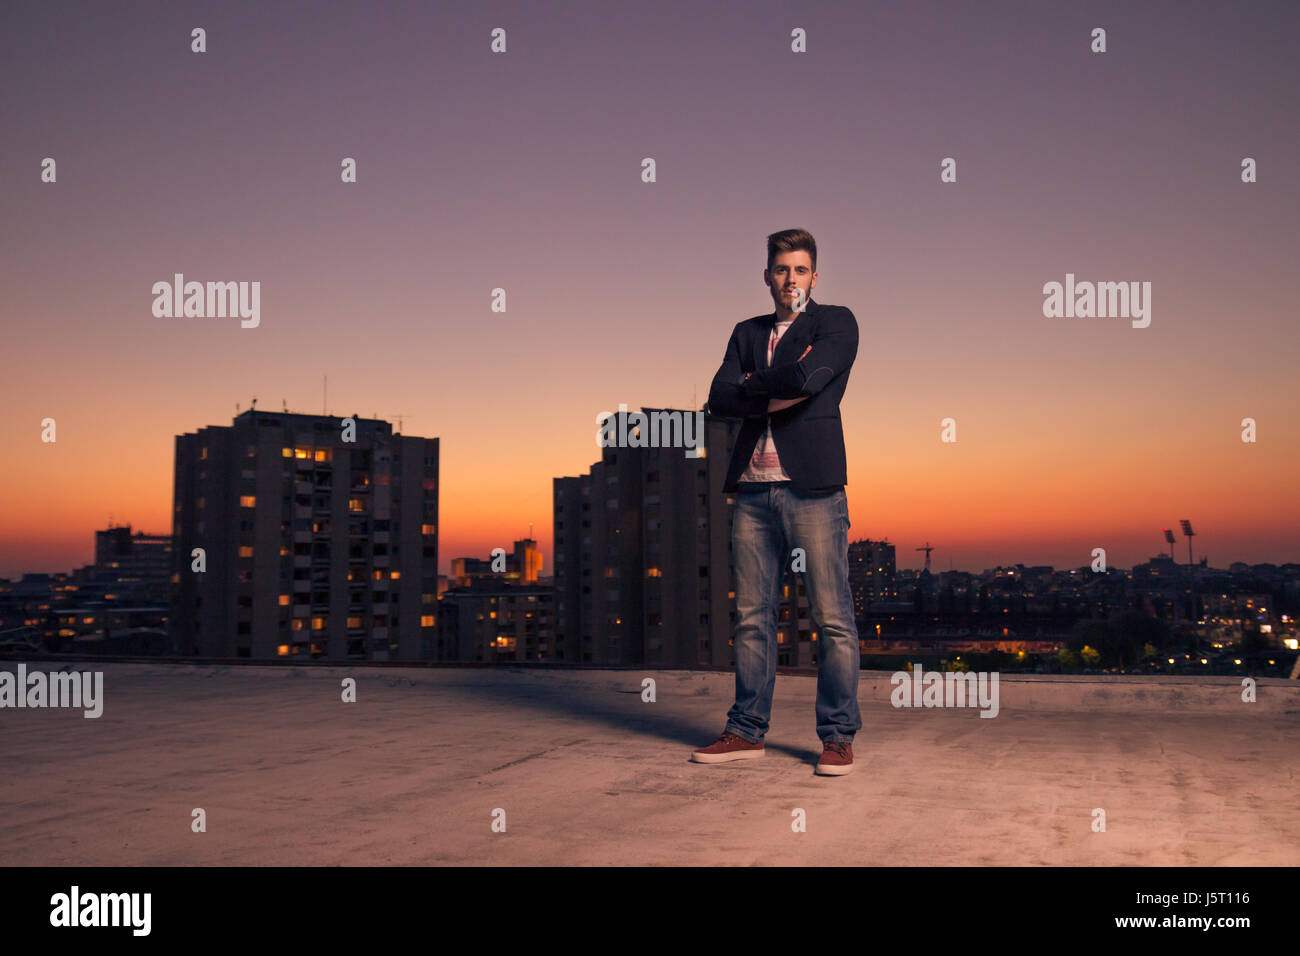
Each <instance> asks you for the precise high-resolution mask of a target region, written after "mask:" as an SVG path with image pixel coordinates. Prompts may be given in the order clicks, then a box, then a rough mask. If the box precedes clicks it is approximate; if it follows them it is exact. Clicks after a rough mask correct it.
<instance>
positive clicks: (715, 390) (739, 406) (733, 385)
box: [704, 323, 767, 418]
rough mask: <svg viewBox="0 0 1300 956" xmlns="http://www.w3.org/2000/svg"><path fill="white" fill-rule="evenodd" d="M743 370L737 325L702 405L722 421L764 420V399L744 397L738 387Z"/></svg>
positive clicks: (765, 401)
mask: <svg viewBox="0 0 1300 956" xmlns="http://www.w3.org/2000/svg"><path fill="white" fill-rule="evenodd" d="M744 377H745V370H744V369H743V368H742V367H741V364H740V323H738V324H737V325H736V327H735V328H734V329H732V331H731V339H730V341H728V342H727V355H726V357H725V358H724V359H723V360H722V367H721V368H719V369H718V371H717V374H715V375H714V376H713V384H712V385H711V386H710V387H709V400H708V403H707V404H706V405H705V406H704V407H705V410H706V411H707V412H709V414H711V415H721V416H723V417H724V418H763V417H764V416H766V415H767V399H766V398H762V397H758V396H747V395H746V394H745V393H744V391H743V390H742V388H741V385H740V382H741V379H743V378H744Z"/></svg>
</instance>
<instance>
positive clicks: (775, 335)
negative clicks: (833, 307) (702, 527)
mask: <svg viewBox="0 0 1300 956" xmlns="http://www.w3.org/2000/svg"><path fill="white" fill-rule="evenodd" d="M792 322H794V319H790V320H789V321H787V322H777V323H775V324H774V325H773V326H772V334H771V335H770V336H768V339H767V364H768V367H769V368H770V367H771V366H772V354H773V353H774V352H775V351H776V343H777V342H780V341H781V336H783V335H785V330H786V329H788V328H789V327H790V325H791V323H792ZM738 480H739V481H789V480H790V476H789V475H787V474H786V473H785V469H784V468H782V467H781V459H780V458H779V457H777V454H776V442H774V441H772V426H771V424H770V423H769V424H768V426H767V429H766V430H765V431H764V432H763V436H762V437H761V438H760V439H759V440H758V444H757V445H755V446H754V454H753V455H752V456H750V459H749V467H748V468H746V469H745V472H744V474H742V475H741V476H740V478H739V479H738Z"/></svg>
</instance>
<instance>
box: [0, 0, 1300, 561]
mask: <svg viewBox="0 0 1300 956" xmlns="http://www.w3.org/2000/svg"><path fill="white" fill-rule="evenodd" d="M196 26H201V27H203V28H204V29H205V30H206V32H207V52H206V53H201V54H199V53H192V52H191V51H190V31H191V29H193V28H194V27H196ZM1098 26H1100V27H1104V28H1105V29H1106V31H1107V46H1108V50H1107V52H1106V53H1103V54H1097V53H1092V52H1091V51H1090V49H1089V43H1090V39H1089V36H1090V32H1091V30H1092V29H1093V28H1094V27H1098ZM497 27H501V28H503V29H505V30H506V33H507V41H508V45H507V52H506V53H504V54H494V53H492V52H491V51H490V42H491V31H492V30H493V29H495V28H497ZM796 28H802V29H803V30H806V31H807V49H808V52H807V53H792V52H791V51H790V43H791V31H792V30H794V29H796ZM1297 28H1300V6H1297V5H1295V4H1291V3H1273V2H1254V3H1249V2H1248V3H1244V4H1240V5H1228V4H1224V5H1222V6H1215V5H1199V4H1187V3H1164V2H1161V3H1144V4H1140V5H1131V4H1124V3H1100V4H1089V5H1086V6H1079V7H1075V6H1070V5H1044V4H1040V3H1032V2H1024V3H988V4H979V5H967V4H957V3H931V2H914V3H904V4H892V5H881V6H878V7H876V6H872V7H868V6H866V5H858V4H833V3H830V4H827V3H822V4H817V3H814V4H812V5H810V6H807V7H801V8H790V7H788V6H787V5H783V4H778V3H772V2H758V3H753V4H744V5H743V6H742V5H739V4H737V5H731V6H724V7H712V6H710V7H704V8H700V7H696V6H690V5H687V4H683V3H668V4H657V5H653V6H650V7H644V6H641V5H635V4H614V5H597V4H587V3H582V4H564V3H561V4H558V5H548V6H546V7H544V8H540V7H534V6H531V5H518V6H514V5H497V6H493V7H492V8H491V9H489V10H486V11H484V10H482V9H475V8H473V7H446V8H442V7H432V6H425V5H420V4H395V5H385V6H384V7H382V8H365V7H357V6H355V5H351V4H343V3H322V4H319V5H313V6H311V7H310V8H304V9H302V10H298V9H294V8H292V7H286V6H283V5H258V6H249V7H242V6H241V7H233V6H232V7H225V6H213V7H211V8H205V7H203V6H197V7H190V6H186V7H178V6H175V5H171V4H166V3H139V4H131V5H129V6H127V7H124V8H122V9H114V10H113V11H112V12H111V14H110V13H109V11H108V10H107V9H106V8H103V7H102V6H99V5H96V4H73V3H55V4H43V3H35V2H14V3H7V4H5V5H4V9H3V10H2V11H0V78H3V81H4V82H3V86H2V88H0V103H2V105H3V108H2V109H0V117H2V118H0V129H3V131H4V136H3V138H0V220H3V222H4V223H5V228H4V229H2V230H0V284H2V287H3V289H4V291H5V295H4V297H3V299H0V322H2V323H3V328H4V347H3V349H0V381H4V382H5V383H6V390H5V398H6V409H7V413H6V415H5V416H4V417H3V419H2V420H0V447H3V448H4V450H5V461H4V468H3V469H0V500H3V501H4V503H5V506H4V510H3V515H2V516H0V577H10V578H16V577H18V576H20V575H21V574H23V573H29V572H58V571H69V570H72V569H73V568H76V567H79V566H81V565H84V564H88V563H90V561H91V560H92V558H93V541H94V532H95V531H96V530H99V529H102V528H104V527H107V524H108V518H109V516H110V515H112V517H113V519H114V521H115V522H116V523H119V524H127V523H130V524H131V525H132V526H133V528H134V529H136V530H142V531H145V532H147V533H150V534H160V533H161V534H166V533H170V531H171V528H172V525H171V506H172V469H173V465H174V461H173V443H174V438H175V436H176V435H178V434H183V433H186V432H194V431H197V430H198V429H200V428H203V427H207V426H214V425H215V426H220V425H229V424H230V421H231V419H232V418H233V417H234V415H235V414H236V413H237V410H236V404H238V406H239V409H240V410H242V409H247V408H248V407H249V404H250V400H251V399H252V398H253V397H254V396H256V397H257V399H258V407H259V408H262V409H267V410H272V411H274V410H279V409H280V408H281V406H282V401H283V402H287V404H288V407H289V409H290V411H297V412H304V413H317V412H319V411H320V410H321V407H322V406H321V403H322V377H323V376H328V378H329V398H328V403H327V406H326V407H327V410H328V411H329V412H331V413H333V414H338V415H346V414H351V413H353V412H355V413H358V414H361V415H364V416H367V417H369V416H371V415H372V414H377V415H378V417H381V418H384V419H387V420H390V421H392V422H394V424H396V422H397V420H398V418H399V417H400V418H402V420H403V431H404V432H405V433H406V434H409V435H423V436H430V437H437V438H439V439H441V443H440V444H441V450H440V457H441V466H442V467H441V474H440V486H441V487H440V494H439V498H440V506H441V514H440V517H439V564H440V571H441V572H442V573H446V571H447V570H448V568H449V565H450V561H451V560H452V559H453V558H456V557H460V556H485V555H486V554H487V553H488V552H490V550H491V549H492V548H494V547H497V546H502V547H508V546H509V543H510V542H511V541H513V540H515V539H516V538H519V537H523V536H524V535H526V534H527V532H528V526H529V523H530V522H531V523H532V524H533V526H534V537H535V538H536V539H537V540H538V542H539V546H540V548H541V550H542V551H543V553H544V555H545V566H544V568H543V571H542V573H543V574H544V575H547V576H549V575H551V574H552V573H553V571H554V566H553V554H554V549H553V533H552V528H551V521H552V515H551V501H552V479H553V478H555V477H561V476H566V475H579V474H583V473H585V472H586V471H587V470H588V468H589V467H590V466H591V464H592V463H593V462H594V461H596V460H597V459H598V458H599V449H598V448H597V447H596V445H595V442H594V435H595V431H596V426H595V416H596V414H597V413H598V412H600V411H602V410H608V409H614V408H617V407H618V406H619V404H620V403H623V404H626V405H627V406H628V407H629V408H631V409H636V408H639V407H642V406H649V407H669V408H683V409H688V408H698V407H699V406H701V405H702V404H703V403H704V401H705V400H706V399H707V397H708V390H709V383H710V380H711V378H712V376H713V374H714V372H715V371H716V370H717V368H718V365H719V364H720V363H721V361H722V357H723V352H724V350H725V347H726V343H727V338H728V336H729V335H730V332H731V329H732V328H733V326H734V325H735V323H736V322H738V321H741V320H743V319H745V318H748V317H750V316H753V315H758V314H763V313H767V312H770V311H771V310H772V302H771V299H770V297H769V296H768V294H767V290H766V288H765V287H764V286H763V285H762V278H761V274H762V269H763V266H764V238H765V237H766V235H767V234H768V233H771V232H774V231H777V230H780V229H785V228H790V227H803V228H807V229H809V230H810V231H811V232H812V233H813V235H814V236H815V237H816V239H817V242H818V246H819V257H818V271H819V276H818V284H817V288H816V290H815V291H814V293H813V297H814V298H815V299H816V300H817V301H819V302H825V303H830V304H838V305H846V306H849V307H850V308H851V309H852V310H853V311H854V313H855V315H856V316H857V319H858V323H859V332H860V346H859V352H858V357H857V361H856V363H855V365H854V368H853V372H852V374H851V377H850V380H849V384H848V388H847V391H846V394H845V398H844V401H843V404H842V406H841V413H842V418H843V421H844V431H845V441H846V447H847V454H848V476H849V482H848V485H847V488H846V490H847V496H848V504H849V515H850V520H851V522H852V527H851V528H850V532H849V533H850V539H851V540H857V539H860V538H873V539H877V540H879V539H882V538H887V539H888V540H889V541H890V543H892V544H894V545H895V546H896V548H897V556H898V562H899V566H900V567H903V568H907V567H917V568H919V567H921V566H922V565H923V564H924V555H923V554H922V553H919V552H916V551H914V550H912V549H914V548H915V547H917V546H920V545H923V544H924V543H925V542H926V541H927V540H928V541H929V542H930V543H931V544H933V545H935V546H936V550H935V551H934V554H933V560H932V568H933V569H934V570H936V571H937V570H946V569H947V568H948V567H949V564H950V562H951V564H952V565H953V566H954V567H956V568H959V569H962V570H968V571H979V570H982V569H984V568H987V567H992V566H995V565H1012V564H1016V563H1018V562H1019V563H1024V564H1027V565H1029V564H1050V565H1053V566H1054V567H1058V568H1066V567H1076V566H1080V565H1085V564H1087V563H1088V562H1089V561H1090V560H1091V552H1092V549H1093V548H1095V547H1105V548H1106V549H1107V558H1108V564H1109V565H1111V566H1112V567H1129V566H1131V565H1133V564H1135V563H1139V562H1142V561H1145V560H1146V559H1148V558H1150V557H1152V556H1154V555H1158V554H1162V553H1164V554H1167V553H1168V548H1167V546H1166V545H1165V544H1164V542H1163V538H1162V529H1163V528H1166V527H1168V528H1172V529H1175V530H1176V529H1177V528H1178V521H1179V520H1180V519H1182V518H1187V519H1190V520H1191V522H1192V524H1193V526H1194V527H1195V529H1196V531H1197V535H1198V536H1197V538H1196V539H1195V540H1194V543H1193V549H1194V555H1195V558H1196V559H1197V560H1198V561H1199V559H1200V557H1201V555H1202V554H1206V555H1208V556H1209V559H1210V563H1211V564H1212V565H1214V566H1217V567H1224V568H1226V567H1227V566H1228V565H1229V564H1231V563H1232V562H1234V561H1245V562H1247V563H1259V562H1273V563H1278V564H1281V563H1285V562H1287V561H1296V560H1300V545H1298V544H1297V542H1300V508H1297V507H1296V505H1295V487H1296V484H1297V475H1300V417H1298V416H1297V412H1296V410H1297V408H1300V385H1298V384H1297V380H1296V374H1295V369H1296V367H1297V359H1300V335H1298V334H1297V324H1296V323H1297V314H1296V310H1295V298H1294V296H1295V282H1294V278H1293V273H1294V269H1295V263H1296V261H1297V258H1298V256H1297V253H1298V252H1300V230H1298V229H1297V222H1298V221H1300V219H1298V218H1297V214H1298V213H1300V176H1297V170H1296V168H1295V164H1296V157H1297V156H1300V142H1298V140H1300V130H1297V127H1296V123H1295V119H1294V117H1295V108H1296V105H1297V102H1298V101H1300V79H1298V78H1297V74H1296V71H1295V67H1294V37H1295V36H1296V34H1297ZM46 157H51V158H53V159H55V161H56V163H57V182H55V183H45V182H41V164H42V160H43V159H44V158H46ZM345 157H351V158H354V159H355V160H356V162H357V182H356V183H346V184H345V183H342V182H340V163H341V161H342V160H343V159H344V158H345ZM646 157H652V158H653V159H654V160H655V163H656V175H657V181H656V182H654V183H644V182H642V181H641V170H642V160H643V159H644V158H646ZM946 157H952V158H954V159H955V160H956V162H957V181H956V182H955V183H941V182H940V171H941V165H940V164H941V162H942V160H944V159H945V158H946ZM1244 157H1251V158H1253V159H1254V160H1255V161H1256V162H1257V164H1258V182H1255V183H1251V184H1247V183H1243V182H1242V181H1241V162H1242V159H1243V158H1244ZM175 273H183V274H184V275H185V277H186V278H187V279H193V280H196V281H200V282H207V281H222V282H226V281H235V282H238V281H247V282H252V281H256V282H259V283H260V290H261V298H260V321H259V324H258V325H257V327H256V328H241V327H240V320H239V319H238V318H157V317H155V316H154V315H153V314H152V311H151V306H152V304H153V302H154V298H155V297H154V295H153V294H152V292H151V288H152V286H153V284H154V283H156V282H159V281H170V280H171V278H172V276H173V275H174V274H175ZM1067 274H1072V275H1074V276H1075V277H1076V278H1077V280H1079V281H1094V282H1103V281H1115V282H1119V281H1124V282H1139V283H1141V282H1150V283H1151V302H1150V305H1151V312H1152V314H1151V323H1150V326H1149V327H1147V328H1133V327H1132V326H1131V324H1130V323H1129V322H1128V321H1127V320H1125V319H1115V318H1107V319H1098V318H1082V319H1081V318H1046V317H1044V315H1043V303H1044V294H1043V286H1044V284H1045V283H1049V282H1064V281H1065V279H1066V276H1067ZM495 289H504V290H505V292H506V297H507V306H508V309H507V311H506V312H505V313H498V312H493V311H492V310H491V305H492V301H493V290H495ZM398 413H401V414H400V415H399V414H398ZM47 417H48V418H53V419H55V420H56V422H57V429H58V431H57V435H58V440H57V442H56V443H54V444H46V443H43V442H42V441H41V422H42V420H43V419H45V418H47ZM947 418H952V419H954V420H955V422H956V430H957V442H956V443H955V444H948V443H943V442H941V441H940V432H941V423H942V422H943V420H944V419H947ZM1246 418H1250V419H1253V420H1254V421H1255V422H1256V427H1257V430H1258V435H1257V437H1258V440H1257V441H1256V442H1255V443H1244V442H1242V441H1241V439H1240V435H1241V432H1242V424H1241V423H1242V420H1243V419H1246ZM1175 557H1176V560H1178V561H1180V562H1185V561H1186V557H1187V545H1186V540H1185V539H1184V538H1183V537H1182V536H1181V534H1179V536H1178V543H1177V545H1176V550H1175Z"/></svg>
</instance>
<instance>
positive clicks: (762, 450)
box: [691, 229, 862, 774]
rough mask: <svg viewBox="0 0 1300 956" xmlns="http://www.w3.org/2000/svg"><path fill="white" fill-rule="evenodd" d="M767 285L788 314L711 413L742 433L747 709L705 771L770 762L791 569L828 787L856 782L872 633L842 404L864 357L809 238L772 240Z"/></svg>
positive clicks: (761, 326)
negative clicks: (808, 645) (819, 289)
mask: <svg viewBox="0 0 1300 956" xmlns="http://www.w3.org/2000/svg"><path fill="white" fill-rule="evenodd" d="M763 282H764V283H765V284H766V285H767V286H768V288H769V289H770V290H771V294H772V300H773V302H775V304H776V310H775V311H774V312H772V313H771V314H769V315H760V316H756V317H754V318H752V319H746V320H745V321H744V322H740V323H739V324H737V325H736V327H735V329H734V330H733V331H732V333H731V340H730V341H729V342H728V343H727V354H726V358H724V359H723V361H722V367H721V368H719V369H718V373H717V375H715V376H714V377H713V384H712V387H711V388H710V389H709V401H708V404H707V406H706V410H707V411H709V412H710V413H711V414H713V415H720V416H724V417H728V418H739V419H741V420H742V424H741V428H740V435H739V437H738V438H737V440H736V447H735V451H734V452H733V453H732V458H731V464H730V466H729V467H728V468H727V476H726V479H725V481H724V483H723V491H724V492H727V493H732V492H734V493H735V499H736V507H735V513H734V520H733V523H732V552H733V559H734V561H735V565H736V610H737V615H738V620H737V622H736V632H735V647H736V702H735V704H734V705H733V706H732V708H731V709H730V710H729V711H728V712H727V723H726V727H725V728H724V730H723V733H722V736H721V737H719V738H718V740H717V741H715V742H714V743H712V744H710V745H709V746H707V747H703V748H701V749H699V750H696V751H694V752H693V753H692V754H691V759H692V760H694V761H696V762H698V763H720V762H723V761H727V760H741V759H744V758H748V757H761V756H762V755H763V737H764V736H765V735H766V733H767V730H768V721H769V718H770V717H771V712H772V690H773V688H774V687H775V685H776V651H777V633H776V632H777V608H778V606H779V596H780V585H781V579H782V577H783V576H784V574H783V572H784V570H785V568H786V567H787V566H788V567H792V568H793V569H794V570H796V571H799V570H802V571H803V574H804V584H805V587H806V589H807V591H808V598H809V602H810V604H811V606H812V607H811V609H812V617H813V623H814V625H815V627H816V628H817V632H816V634H817V644H816V647H817V707H816V715H817V736H818V737H820V738H821V740H822V745H823V751H822V755H821V759H820V760H819V761H818V763H817V766H816V768H815V769H816V772H817V773H821V774H844V773H848V772H849V771H851V770H852V769H853V747H852V744H853V737H854V735H855V734H856V733H857V731H858V730H859V729H860V728H861V726H862V717H861V715H860V714H859V711H858V669H859V667H860V657H859V647H858V629H857V625H856V623H855V621H854V615H853V597H852V592H851V590H850V588H849V563H848V530H849V512H848V501H847V498H846V496H845V494H844V486H845V484H847V482H848V476H847V473H846V465H845V456H844V430H843V427H842V425H841V423H840V399H841V398H842V397H843V396H844V388H845V386H846V385H847V384H848V381H849V369H850V367H851V366H852V365H853V360H854V358H855V357H856V356H857V352H858V323H857V319H856V318H854V315H853V313H852V312H851V311H849V310H848V309H847V308H845V307H844V306H838V305H822V304H820V303H817V302H814V301H813V300H812V290H813V287H814V286H816V285H817V243H816V242H815V241H814V240H813V237H812V236H811V235H810V234H809V233H808V232H807V231H805V230H803V229H787V230H785V231H784V232H777V233H773V234H772V235H770V236H768V237H767V268H766V269H764V270H763Z"/></svg>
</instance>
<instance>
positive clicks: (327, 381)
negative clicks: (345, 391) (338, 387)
mask: <svg viewBox="0 0 1300 956" xmlns="http://www.w3.org/2000/svg"><path fill="white" fill-rule="evenodd" d="M323 378H324V383H323V385H322V387H323V389H324V391H323V392H321V397H320V413H321V414H322V415H324V414H325V406H326V404H328V402H329V399H330V377H329V376H328V375H325V376H323Z"/></svg>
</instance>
